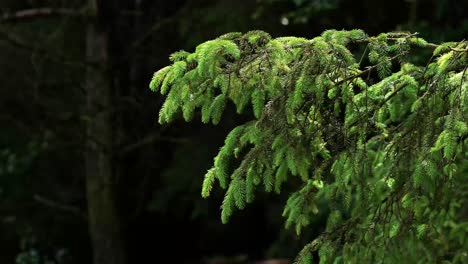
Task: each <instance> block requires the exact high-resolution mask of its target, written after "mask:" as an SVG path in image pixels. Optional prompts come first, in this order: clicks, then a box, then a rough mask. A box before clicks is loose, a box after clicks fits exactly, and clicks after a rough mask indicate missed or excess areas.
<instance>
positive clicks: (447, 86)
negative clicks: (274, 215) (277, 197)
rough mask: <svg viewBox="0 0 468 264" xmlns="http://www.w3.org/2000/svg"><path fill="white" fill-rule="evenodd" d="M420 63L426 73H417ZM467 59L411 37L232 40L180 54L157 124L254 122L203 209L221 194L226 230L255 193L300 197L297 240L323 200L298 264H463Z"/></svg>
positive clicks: (212, 177) (226, 155)
mask: <svg viewBox="0 0 468 264" xmlns="http://www.w3.org/2000/svg"><path fill="white" fill-rule="evenodd" d="M351 50H352V51H353V52H354V54H353V52H352V51H351ZM422 50H433V56H432V57H431V58H430V60H429V62H428V63H427V64H426V63H425V64H424V65H415V64H412V63H410V62H409V61H410V59H411V56H413V55H415V54H417V53H418V52H420V51H422ZM467 54H468V43H467V42H466V41H462V42H458V43H455V42H450V43H444V44H441V45H435V44H430V43H427V42H426V41H425V40H423V39H421V38H419V37H417V35H416V34H409V33H386V34H380V35H378V36H377V37H369V36H367V35H366V34H365V33H364V32H362V31H361V30H351V31H336V30H329V31H326V32H324V33H323V34H322V35H321V36H319V37H316V38H313V39H311V40H308V39H304V38H295V37H283V38H276V39H274V38H271V37H270V36H269V35H268V34H267V33H265V32H261V31H252V32H248V33H246V34H241V33H230V34H227V35H224V36H221V37H219V38H217V39H215V40H211V41H208V42H205V43H203V44H201V45H199V46H198V47H197V48H196V51H195V52H194V53H188V52H185V51H181V52H177V53H175V54H173V55H172V56H171V60H172V61H173V62H174V63H173V64H172V65H171V66H168V67H165V68H163V69H161V70H159V71H158V72H156V73H155V75H154V77H153V80H152V82H151V85H150V87H151V89H152V90H153V91H157V90H158V89H159V90H160V92H161V93H162V94H167V99H166V101H165V103H164V105H163V106H162V108H161V111H160V115H159V121H160V122H161V123H166V122H170V121H172V120H173V119H174V118H176V117H177V116H179V115H180V113H182V116H183V118H184V119H185V120H187V121H189V120H191V119H192V118H193V117H194V114H195V110H196V109H201V120H202V121H203V122H204V123H208V122H210V121H211V122H212V123H213V124H217V123H218V122H219V121H220V119H221V116H222V113H223V111H224V108H225V107H226V103H227V101H231V102H233V103H234V105H235V107H236V110H237V112H238V113H244V112H249V111H251V112H252V113H253V115H252V118H253V119H252V121H250V122H248V123H245V124H243V125H240V126H239V127H236V128H235V129H234V130H232V131H231V132H230V133H229V135H228V136H227V138H226V140H225V144H224V146H223V147H222V148H221V150H220V151H219V154H218V155H217V156H216V157H215V159H214V167H213V168H212V169H210V170H209V171H208V173H207V174H206V176H205V179H204V182H203V188H202V196H203V197H208V196H209V194H210V191H211V189H212V187H213V185H214V184H215V183H216V182H219V185H220V186H221V187H222V188H223V189H227V190H226V195H225V198H224V201H223V204H222V213H221V215H222V221H223V222H227V221H228V219H229V216H231V215H232V213H233V211H234V210H235V208H238V209H242V208H244V207H245V206H246V203H250V202H252V201H253V199H254V194H255V192H256V191H258V190H259V189H262V188H263V189H264V190H265V191H267V192H271V191H275V192H276V193H279V192H280V191H281V190H282V189H283V190H285V191H291V190H295V191H293V192H292V193H291V194H290V196H289V199H288V201H287V203H286V206H285V208H284V212H283V216H284V217H286V227H290V226H291V227H294V228H295V230H296V232H297V234H299V233H300V232H301V230H302V229H303V228H305V227H307V226H308V225H309V224H310V222H311V221H310V220H311V219H312V218H313V217H314V216H315V215H316V214H321V213H324V212H321V211H320V210H319V207H318V205H317V204H318V201H319V200H320V201H325V202H326V204H329V205H330V209H331V210H330V212H331V213H330V214H329V216H328V224H327V228H326V230H325V231H324V232H323V233H322V235H320V236H319V237H317V238H316V239H315V240H313V241H312V242H311V243H309V244H307V245H306V246H305V247H304V249H303V250H302V251H301V252H300V254H299V255H298V257H297V260H296V261H297V263H311V262H312V261H313V260H312V252H314V251H318V254H319V257H320V263H344V262H345V263H383V262H384V260H385V262H386V263H393V262H396V263H435V262H437V263H439V262H444V261H445V262H451V263H467V262H468V220H467V219H468V216H467V211H466V204H467V202H468V184H467V180H468V161H467V153H468V148H467V147H468V128H467V120H468V119H467V116H468V89H467V79H468V73H467V67H468V63H467V61H468V59H467ZM364 63H370V65H369V66H363V65H364ZM367 65H368V64H367ZM236 159H237V160H239V161H240V165H239V166H238V167H237V168H232V165H231V164H230V163H231V161H233V160H236ZM298 183H302V184H298Z"/></svg>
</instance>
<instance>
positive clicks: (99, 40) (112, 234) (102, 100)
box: [85, 0, 126, 264]
mask: <svg viewBox="0 0 468 264" xmlns="http://www.w3.org/2000/svg"><path fill="white" fill-rule="evenodd" d="M89 3H90V6H91V7H92V8H93V9H94V10H93V11H94V12H93V13H94V14H96V16H97V17H96V19H94V21H93V20H92V21H90V22H89V24H88V25H87V36H86V57H87V60H88V61H89V62H92V63H93V64H95V65H99V67H98V69H96V68H89V69H88V71H87V74H86V92H87V114H88V116H89V120H88V125H87V142H86V151H85V163H86V189H87V190H86V191H87V201H88V215H89V234H90V237H91V245H92V248H93V256H94V263H95V264H124V263H126V256H125V248H124V242H123V236H122V228H121V222H120V219H119V216H118V213H117V206H116V195H115V186H114V183H115V182H114V180H115V179H114V169H113V168H114V165H113V147H112V146H113V122H112V120H113V118H112V109H111V108H112V103H111V102H112V92H111V82H110V77H109V76H108V74H107V69H108V58H107V56H108V54H109V50H108V37H109V36H108V32H107V30H106V29H105V28H102V27H99V26H98V23H97V21H98V18H99V16H100V10H98V4H97V0H90V1H89Z"/></svg>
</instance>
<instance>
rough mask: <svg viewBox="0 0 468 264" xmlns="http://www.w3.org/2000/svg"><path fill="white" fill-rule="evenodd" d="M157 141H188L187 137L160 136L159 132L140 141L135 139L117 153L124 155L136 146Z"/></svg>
mask: <svg viewBox="0 0 468 264" xmlns="http://www.w3.org/2000/svg"><path fill="white" fill-rule="evenodd" d="M157 141H166V142H172V143H187V142H189V140H188V139H185V138H174V137H166V136H161V135H160V134H153V135H149V136H146V137H144V138H143V139H142V140H140V141H137V142H135V143H132V144H129V145H127V146H125V147H123V148H122V149H121V150H120V152H119V154H120V155H122V156H123V155H126V154H127V153H129V152H132V151H134V150H136V149H138V148H141V147H143V146H145V145H150V144H153V143H154V142H157Z"/></svg>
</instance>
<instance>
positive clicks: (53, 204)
mask: <svg viewBox="0 0 468 264" xmlns="http://www.w3.org/2000/svg"><path fill="white" fill-rule="evenodd" d="M34 200H35V201H36V202H38V203H40V204H42V205H45V206H47V207H51V208H54V209H58V210H61V211H64V212H68V213H71V214H74V215H77V216H79V217H80V218H82V219H84V220H85V221H88V216H87V215H86V214H85V213H83V212H82V211H81V209H79V208H77V207H74V206H71V205H67V204H61V203H58V202H55V201H52V200H50V199H48V198H44V197H42V196H40V195H38V194H35V195H34Z"/></svg>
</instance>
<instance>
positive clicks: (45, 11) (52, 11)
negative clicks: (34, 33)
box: [0, 7, 84, 23]
mask: <svg viewBox="0 0 468 264" xmlns="http://www.w3.org/2000/svg"><path fill="white" fill-rule="evenodd" d="M83 14H84V13H83V12H81V11H77V10H75V9H69V8H51V7H42V8H32V9H24V10H20V11H17V12H14V13H10V14H8V13H7V14H3V15H2V16H1V17H0V23H9V22H17V21H25V20H31V19H36V18H44V17H51V16H82V15H83Z"/></svg>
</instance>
